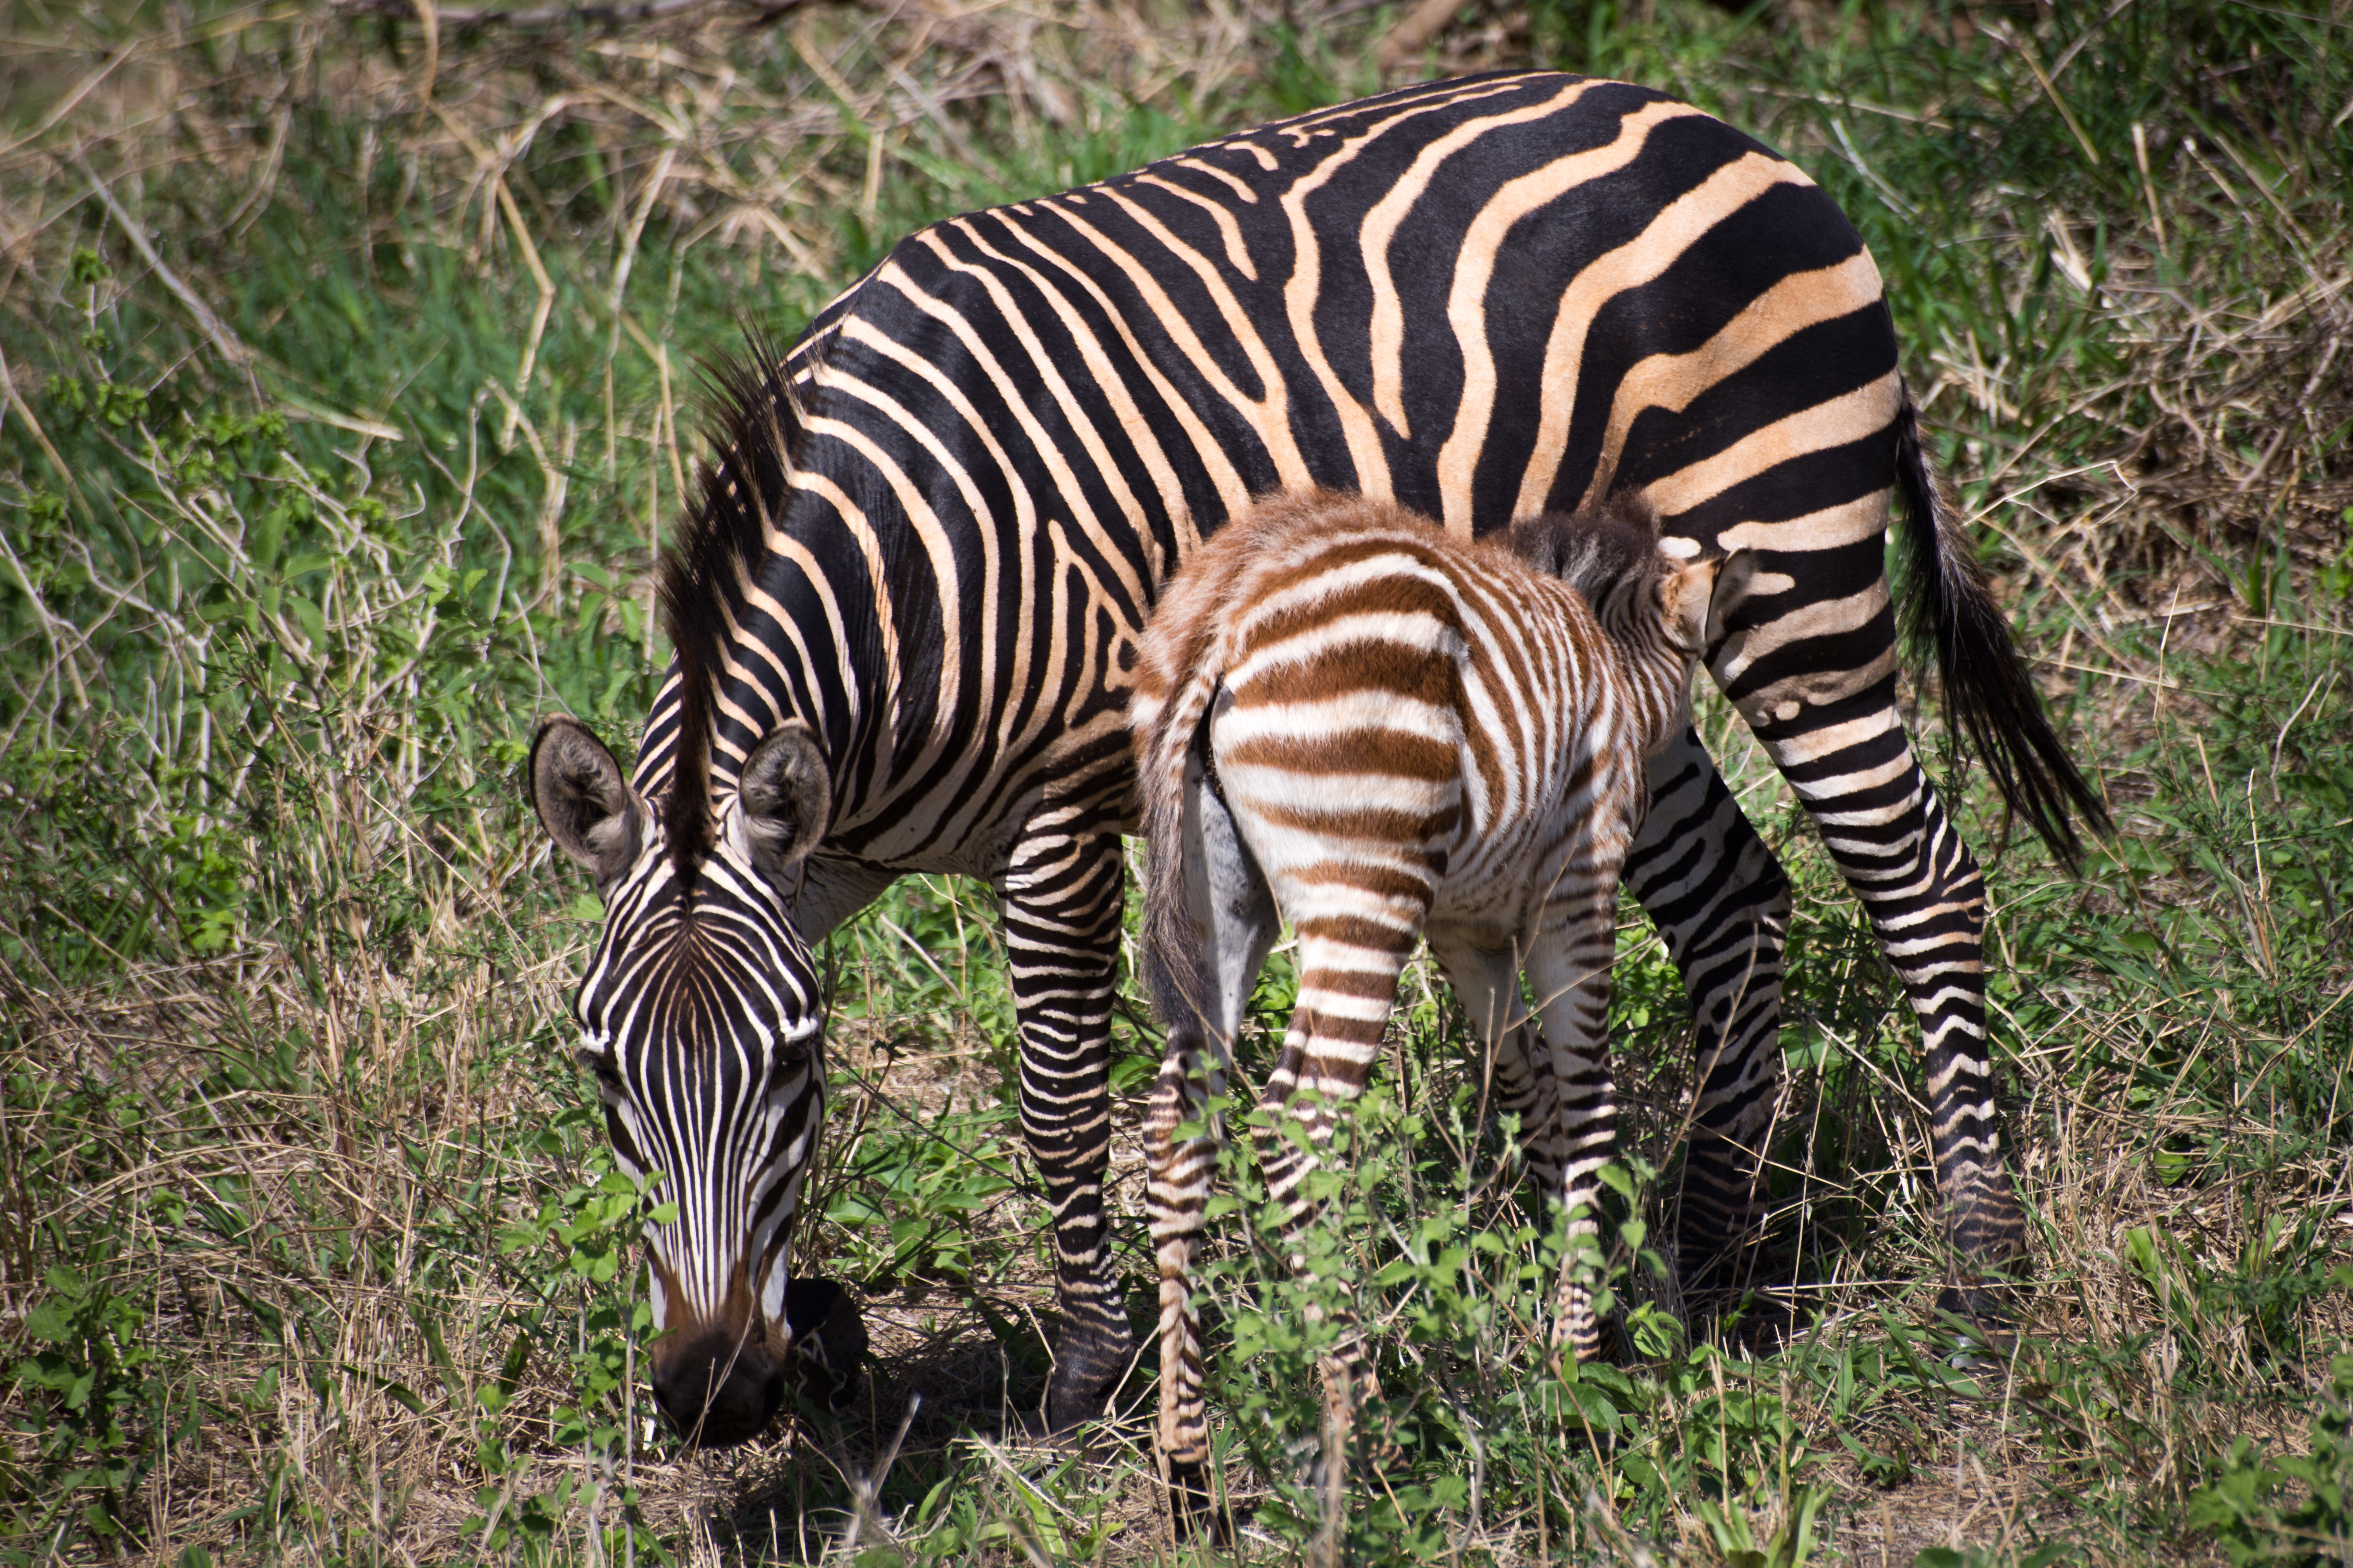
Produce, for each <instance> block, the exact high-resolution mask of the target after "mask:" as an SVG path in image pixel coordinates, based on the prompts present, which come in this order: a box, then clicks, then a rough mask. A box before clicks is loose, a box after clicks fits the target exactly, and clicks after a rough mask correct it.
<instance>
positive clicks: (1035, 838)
mask: <svg viewBox="0 0 2353 1568" xmlns="http://www.w3.org/2000/svg"><path fill="white" fill-rule="evenodd" d="M1053 829H1054V825H1043V826H1041V828H1039V829H1037V830H1033V834H1032V837H1029V839H1028V840H1026V841H1025V842H1024V843H1023V844H1021V845H1020V846H1019V847H1018V849H1017V850H1016V852H1015V856H1014V859H1013V863H1012V865H1011V866H1010V867H1008V869H1007V871H1006V873H1005V877H1004V879H1003V882H1002V884H1001V893H1002V898H1003V903H1004V929H1005V957H1006V967H1007V969H1008V972H1009V973H1010V975H1011V979H1012V990H1013V1002H1014V1007H1015V1010H1016V1013H1017V1015H1018V1019H1019V1028H1020V1034H1021V1130H1022V1132H1023V1133H1024V1135H1025V1136H1026V1137H1027V1138H1028V1140H1029V1153H1030V1157H1031V1158H1032V1159H1034V1160H1036V1161H1037V1163H1038V1170H1039V1174H1040V1175H1041V1176H1042V1177H1043V1178H1044V1179H1045V1184H1046V1197H1047V1201H1048V1203H1049V1204H1050V1205H1051V1206H1052V1209H1053V1215H1054V1256H1055V1286H1056V1297H1057V1300H1058V1305H1059V1306H1060V1309H1061V1319H1062V1323H1061V1332H1060V1336H1059V1338H1058V1339H1057V1341H1056V1343H1055V1345H1054V1370H1053V1374H1052V1376H1051V1379H1050V1381H1049V1383H1048V1384H1047V1390H1046V1420H1047V1423H1048V1425H1049V1426H1050V1427H1051V1428H1052V1429H1053V1430H1055V1431H1057V1432H1062V1431H1068V1430H1070V1429H1071V1427H1073V1426H1078V1425H1079V1424H1080V1423H1082V1422H1084V1421H1090V1420H1092V1419H1093V1418H1094V1417H1096V1416H1097V1415H1101V1414H1102V1413H1103V1402H1104V1400H1105V1399H1106V1398H1107V1397H1108V1396H1109V1394H1110V1392H1111V1390H1112V1388H1113V1386H1114V1385H1115V1384H1117V1383H1118V1382H1119V1380H1120V1379H1121V1378H1123V1377H1124V1376H1125V1375H1126V1374H1127V1370H1128V1367H1129V1366H1130V1364H1131V1363H1133V1362H1134V1358H1135V1334H1134V1330H1133V1329H1132V1328H1131V1327H1130V1326H1129V1324H1128V1319H1127V1307H1126V1303H1125V1302H1124V1300H1122V1298H1121V1295H1120V1289H1119V1281H1118V1278H1117V1276H1116V1274H1115V1273H1114V1272H1113V1268H1112V1257H1111V1247H1110V1241H1109V1237H1108V1235H1107V1230H1106V1226H1105V1222H1104V1215H1103V1177H1104V1173H1105V1171H1106V1168H1107V1167H1108V1165H1109V1163H1110V1157H1111V1009H1112V1000H1113V990H1114V979H1115V973H1116V969H1117V965H1118V962H1119V931H1120V902H1121V891H1122V888H1123V877H1124V862H1123V859H1122V856H1121V848H1120V840H1119V837H1118V835H1117V834H1115V833H1096V832H1086V833H1081V832H1075V831H1069V830H1063V831H1055V830H1053Z"/></svg>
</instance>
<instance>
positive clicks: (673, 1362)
mask: <svg viewBox="0 0 2353 1568" xmlns="http://www.w3.org/2000/svg"><path fill="white" fill-rule="evenodd" d="M653 1384H654V1401H655V1403H656V1404H658V1405H660V1406H661V1409H662V1414H663V1415H666V1416H668V1417H669V1418H670V1426H673V1427H674V1428H676V1429H677V1431H678V1433H679V1435H680V1436H682V1437H684V1438H686V1439H687V1440H688V1441H689V1442H690V1443H692V1444H694V1445H695V1446H697V1447H704V1448H730V1447H734V1446H735V1445H736V1444H738V1443H743V1442H748V1441H749V1440H751V1439H752V1438H754V1437H756V1436H759V1435H760V1434H761V1433H762V1432H763V1431H765V1429H766V1428H767V1425H768V1423H769V1422H770V1421H772V1420H774V1419H775V1418H776V1407H777V1406H778V1405H781V1404H783V1403H784V1397H785V1376H784V1372H783V1370H782V1369H781V1368H779V1367H778V1366H777V1365H776V1362H775V1361H774V1360H773V1359H772V1358H771V1357H770V1356H769V1354H768V1352H766V1351H765V1349H763V1348H762V1347H761V1345H760V1344H759V1343H758V1342H757V1341H756V1340H755V1341H752V1342H745V1341H744V1340H743V1339H741V1338H740V1337H738V1336H737V1335H735V1334H732V1333H729V1332H728V1331H725V1330H724V1329H712V1330H707V1331H704V1332H702V1333H701V1334H698V1335H696V1336H695V1337H694V1338H693V1339H691V1340H690V1341H688V1342H686V1343H684V1344H682V1345H681V1346H680V1347H679V1348H678V1349H677V1351H675V1352H672V1353H671V1354H670V1355H668V1356H665V1357H662V1358H659V1360H658V1361H657V1362H656V1363H655V1366H654V1373H653Z"/></svg>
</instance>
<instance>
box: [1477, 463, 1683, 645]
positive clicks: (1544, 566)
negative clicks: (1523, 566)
mask: <svg viewBox="0 0 2353 1568" xmlns="http://www.w3.org/2000/svg"><path fill="white" fill-rule="evenodd" d="M1511 548H1512V552H1513V553H1514V554H1515V555H1517V556H1518V557H1519V558H1520V559H1521V560H1523V561H1525V562H1526V563H1528V565H1529V567H1530V568H1531V569H1533V570H1535V571H1536V572H1540V573H1542V574H1545V575H1546V576H1547V577H1557V578H1559V579H1561V581H1563V582H1565V583H1567V584H1568V585H1569V586H1570V587H1572V588H1574V589H1576V590H1577V592H1578V593H1580V594H1582V595H1585V602H1586V603H1587V604H1588V605H1592V606H1593V608H1594V611H1595V613H1597V614H1599V611H1600V609H1601V606H1602V605H1603V604H1605V603H1606V602H1607V601H1608V600H1609V595H1611V594H1613V593H1615V592H1616V591H1617V590H1618V588H1619V587H1620V586H1621V585H1622V584H1625V583H1626V582H1627V581H1629V580H1630V579H1638V578H1644V577H1651V576H1656V575H1659V574H1662V573H1663V572H1664V571H1665V569H1666V558H1665V557H1664V556H1662V555H1661V554H1660V553H1659V514H1658V513H1657V512H1656V511H1655V510H1652V509H1651V503H1650V501H1649V500H1647V499H1646V498H1645V497H1644V496H1643V495H1642V492H1641V491H1640V490H1620V491H1618V492H1617V493H1616V494H1614V495H1611V496H1609V497H1608V498H1607V499H1605V500H1602V501H1601V503H1600V504H1599V505H1598V506H1594V507H1589V508H1588V509H1586V510H1582V511H1575V512H1566V511H1548V512H1545V513H1543V514H1542V515H1541V516H1537V517H1530V518H1523V519H1521V520H1520V521H1517V522H1515V523H1514V524H1512V531H1511Z"/></svg>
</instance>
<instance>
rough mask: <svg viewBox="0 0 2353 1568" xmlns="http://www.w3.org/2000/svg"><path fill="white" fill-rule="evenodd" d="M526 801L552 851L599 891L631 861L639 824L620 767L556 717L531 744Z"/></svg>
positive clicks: (598, 744)
mask: <svg viewBox="0 0 2353 1568" xmlns="http://www.w3.org/2000/svg"><path fill="white" fill-rule="evenodd" d="M531 800H532V804H533V805H535V806H537V807H538V808H539V820H540V821H541V822H543V823H544V824H545V825H546V826H547V831H548V834H549V836H550V837H553V838H554V840H555V844H556V847H557V848H559V849H561V850H563V851H564V852H565V854H566V855H569V856H571V857H572V858H573V859H575V860H576V861H578V862H579V863H580V864H581V865H583V866H585V867H586V868H588V874H589V875H590V876H592V877H594V878H596V885H597V886H598V887H600V888H601V887H603V886H604V885H605V884H606V883H607V882H610V881H612V880H613V879H615V878H616V877H618V876H619V875H620V874H621V873H622V872H624V871H626V870H628V868H629V863H630V862H631V861H632V860H634V859H636V858H637V855H638V833H639V830H640V827H641V826H642V824H643V822H644V813H643V812H642V811H641V810H640V809H639V808H638V797H637V795H635V794H634V793H633V792H632V791H631V790H630V788H629V785H628V781H627V780H626V779H624V778H622V776H621V764H620V763H617V762H615V761H614V760H613V753H612V752H608V751H607V750H606V749H605V742H602V741H600V740H598V739H597V738H596V736H594V735H592V734H590V733H589V732H588V730H587V727H586V725H583V724H581V723H579V722H577V721H574V720H571V719H566V718H564V717H562V716H561V715H559V716H557V717H555V718H553V719H549V720H547V721H545V722H543V723H542V724H541V725H540V727H539V737H538V738H537V739H536V740H534V741H533V742H532V743H531Z"/></svg>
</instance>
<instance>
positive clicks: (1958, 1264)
mask: <svg viewBox="0 0 2353 1568" xmlns="http://www.w3.org/2000/svg"><path fill="white" fill-rule="evenodd" d="M1891 696H1892V693H1891ZM1857 751H1858V752H1860V753H1861V754H1842V755H1841V757H1840V758H1839V759H1838V761H1839V762H1840V763H1844V764H1845V766H1844V767H1843V768H1841V775H1843V777H1847V778H1860V779H1862V780H1863V781H1865V782H1863V783H1862V784H1860V786H1859V787H1856V788H1853V789H1852V790H1851V791H1849V792H1847V793H1843V794H1837V795H1833V794H1831V793H1830V791H1829V790H1828V789H1824V790H1823V792H1822V795H1821V797H1820V798H1813V797H1809V798H1808V800H1807V805H1808V806H1809V807H1810V809H1811V810H1812V812H1813V814H1814V819H1815V821H1816V822H1817V823H1819V824H1820V827H1821V832H1822V841H1823V844H1824V845H1825V846H1826V847H1828V848H1829V850H1830V853H1831V859H1832V860H1833V861H1835V862H1836V863H1837V865H1838V868H1839V869H1840V871H1841V873H1843V874H1844V875H1845V877H1846V880H1847V885H1848V886H1850V887H1852V889H1854V891H1855V893H1856V895H1857V897H1859V898H1860V899H1861V900H1862V907H1863V911H1864V913H1866V914H1867V915H1868V916H1869V917H1870V919H1871V924H1872V929H1873V931H1874V932H1875V933H1876V934H1877V935H1878V938H1879V942H1880V947H1881V949H1882V950H1883V952H1885V953H1886V954H1887V961H1888V963H1889V965H1890V967H1892V968H1893V969H1894V971H1895V974H1896V978H1897V979H1898V980H1899V981H1901V982H1902V983H1903V986H1904V990H1905V995H1906V996H1907V997H1908V998H1909V999H1910V1001H1911V1004H1912V1008H1913V1011H1914V1012H1915V1014H1916V1015H1917V1016H1918V1017H1919V1019H1920V1036H1921V1044H1922V1047H1923V1051H1924V1053H1925V1056H1926V1061H1925V1062H1924V1064H1923V1066H1924V1068H1925V1072H1926V1079H1927V1087H1928V1116H1929V1142H1930V1148H1931V1151H1932V1152H1933V1154H1934V1156H1935V1159H1936V1188H1937V1193H1938V1195H1939V1196H1940V1197H1941V1198H1942V1200H1943V1205H1944V1211H1945V1212H1944V1225H1945V1235H1946V1240H1947V1243H1948V1245H1949V1247H1950V1248H1951V1253H1952V1261H1953V1268H1952V1270H1951V1273H1950V1277H1949V1278H1948V1279H1947V1282H1946V1286H1945V1289H1944V1291H1943V1294H1942V1295H1941V1296H1940V1297H1939V1299H1938V1304H1939V1305H1940V1306H1942V1307H1943V1308H1945V1309H1946V1310H1948V1311H1952V1312H1955V1313H1957V1314H1958V1315H1960V1316H1964V1317H1968V1318H1971V1319H1975V1320H1977V1321H1980V1322H1982V1323H1985V1324H1987V1325H1989V1326H1997V1325H2001V1324H2005V1323H2006V1322H2007V1321H2009V1317H2010V1305H2009V1302H2008V1300H2007V1299H2006V1298H2007V1297H2008V1295H2009V1293H2010V1292H2009V1289H2008V1288H2009V1287H2010V1285H2012V1284H2014V1283H2017V1282H2021V1281H2022V1280H2023V1279H2024V1278H2025V1277H2026V1275H2027V1273H2028V1269H2029V1258H2028V1253H2027V1244H2026V1216H2025V1215H2024V1213H2023V1212H2022V1211H2021V1209H2020V1207H2019V1205H2018V1198H2017V1195H2016V1194H2015V1193H2014V1192H2013V1191H2012V1189H2011V1186H2010V1172H2009V1170H2008V1169H2007V1168H2006V1166H2005V1165H2004V1163H2003V1160H2002V1148H2001V1114H2000V1110H1998V1109H1997V1108H1996V1106H1995V1104H1994V1098H1993V1061H1992V1058H1991V1054H1990V1052H1989V1047H1988V1041H1987V1036H1986V1004H1985V923H1986V899H1985V879H1984V878H1983V877H1982V876H1981V875H1980V874H1979V872H1978V865H1977V861H1976V859H1975V858H1973V857H1972V856H1971V855H1970V854H1969V848H1968V845H1967V844H1965V843H1963V842H1962V841H1961V836H1960V833H1959V831H1958V829H1957V828H1956V827H1955V826H1954V825H1953V822H1952V819H1951V818H1950V817H1949V816H1947V815H1946V812H1945V806H1944V803H1943V802H1942V801H1940V800H1939V799H1938V798H1937V797H1936V790H1935V789H1934V788H1932V787H1931V786H1930V785H1929V783H1928V778H1927V775H1926V773H1923V772H1921V770H1920V766H1919V763H1918V761H1917V760H1916V759H1915V757H1914V756H1913V755H1912V749H1911V743H1910V742H1909V741H1908V740H1906V739H1905V734H1904V731H1903V728H1902V726H1901V723H1900V721H1898V718H1897V716H1896V714H1895V712H1894V707H1893V704H1892V703H1891V704H1890V707H1889V710H1888V713H1887V728H1886V729H1885V731H1883V733H1882V736H1881V738H1880V739H1879V742H1878V744H1877V745H1876V746H1874V747H1872V748H1871V749H1869V750H1867V751H1866V750H1863V749H1862V748H1857Z"/></svg>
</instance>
